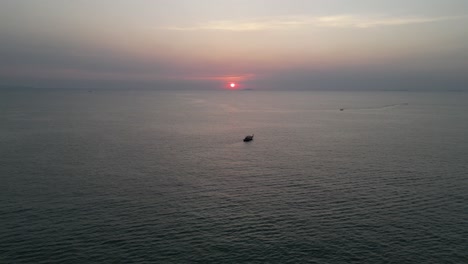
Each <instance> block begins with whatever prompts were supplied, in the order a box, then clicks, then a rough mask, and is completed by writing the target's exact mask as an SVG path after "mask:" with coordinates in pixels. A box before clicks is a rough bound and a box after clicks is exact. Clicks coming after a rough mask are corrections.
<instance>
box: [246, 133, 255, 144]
mask: <svg viewBox="0 0 468 264" xmlns="http://www.w3.org/2000/svg"><path fill="white" fill-rule="evenodd" d="M253 137H254V134H252V135H251V136H250V135H248V136H245V138H244V142H249V141H252V140H253Z"/></svg>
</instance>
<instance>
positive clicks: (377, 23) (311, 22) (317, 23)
mask: <svg viewBox="0 0 468 264" xmlns="http://www.w3.org/2000/svg"><path fill="white" fill-rule="evenodd" d="M456 19H461V17H423V16H413V17H392V16H362V15H333V16H315V17H314V16H292V17H276V18H263V19H251V20H237V21H235V20H218V21H209V22H205V23H201V24H198V25H194V26H169V27H165V28H164V29H166V30H176V31H199V30H219V31H264V30H285V29H292V28H301V27H318V28H375V27H383V26H402V25H409V24H422V23H432V22H439V21H447V20H456Z"/></svg>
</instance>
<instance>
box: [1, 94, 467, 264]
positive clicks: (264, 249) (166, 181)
mask: <svg viewBox="0 0 468 264" xmlns="http://www.w3.org/2000/svg"><path fill="white" fill-rule="evenodd" d="M466 102H468V95H467V94H466V93H422V92H421V93H407V92H377V93H372V92H261V91H214V92H208V91H204V92H157V91H119V90H103V91H93V92H88V91H82V90H73V91H64V90H2V91H0V198H1V199H0V212H1V215H0V263H399V264H401V263H468V250H467V245H468V136H467V135H468V114H467V113H468V104H467V103H466ZM340 108H343V111H340ZM252 133H255V138H254V140H253V141H252V142H249V143H244V142H243V141H242V139H243V137H244V136H245V135H247V134H252Z"/></svg>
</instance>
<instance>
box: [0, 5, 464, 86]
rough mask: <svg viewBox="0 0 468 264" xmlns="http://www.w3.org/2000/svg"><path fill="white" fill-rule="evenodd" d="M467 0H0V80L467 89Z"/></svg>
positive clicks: (7, 82)
mask: <svg viewBox="0 0 468 264" xmlns="http://www.w3.org/2000/svg"><path fill="white" fill-rule="evenodd" d="M466 25H468V1H467V0H392V1H383V0H288V1H286V0H80V1H62V0H41V1H38V0H0V86H9V87H20V86H21V87H22V86H26V87H53V88H89V89H95V88H110V87H117V88H140V87H143V88H154V89H227V88H228V87H229V83H231V82H235V83H236V84H237V86H236V87H237V88H240V89H242V88H251V89H259V90H268V89H273V90H309V89H310V90H353V89H354V90H408V89H409V90H426V89H428V90H468V27H467V26H466Z"/></svg>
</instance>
